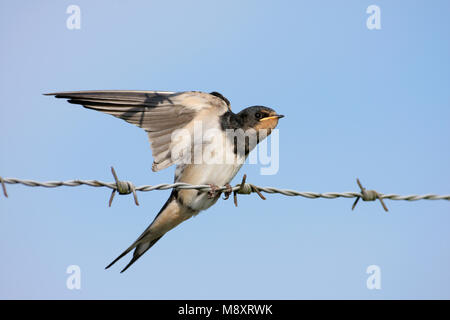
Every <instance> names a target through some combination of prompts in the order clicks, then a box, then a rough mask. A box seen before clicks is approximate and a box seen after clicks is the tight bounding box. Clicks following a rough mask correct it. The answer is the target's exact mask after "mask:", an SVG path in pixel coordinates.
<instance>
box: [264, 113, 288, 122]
mask: <svg viewBox="0 0 450 320" xmlns="http://www.w3.org/2000/svg"><path fill="white" fill-rule="evenodd" d="M283 117H284V115H282V114H276V115H273V116H269V117H265V118H262V119H261V120H259V121H265V120H270V119H281V118H283Z"/></svg>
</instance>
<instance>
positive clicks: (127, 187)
mask: <svg viewBox="0 0 450 320" xmlns="http://www.w3.org/2000/svg"><path fill="white" fill-rule="evenodd" d="M111 172H112V175H113V177H114V180H116V188H115V189H113V191H112V192H111V197H110V198H109V202H108V204H109V207H111V204H112V201H113V199H114V196H115V195H116V191H117V192H119V194H130V193H133V197H134V203H135V204H136V205H137V206H138V205H139V201H138V198H137V194H136V187H135V186H134V184H133V183H131V182H130V181H120V180H119V178H118V177H117V174H116V170H114V167H111Z"/></svg>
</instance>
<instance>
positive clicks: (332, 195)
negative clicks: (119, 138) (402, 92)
mask: <svg viewBox="0 0 450 320" xmlns="http://www.w3.org/2000/svg"><path fill="white" fill-rule="evenodd" d="M1 180H2V181H3V182H4V183H7V184H22V185H25V186H29V187H44V188H57V187H61V186H66V187H77V186H81V185H87V186H90V187H106V188H109V189H112V190H117V185H116V183H114V182H104V181H98V180H67V181H45V182H40V181H34V180H24V179H17V178H1ZM252 186H253V187H254V188H256V189H257V190H258V191H260V192H265V193H269V194H275V193H277V194H282V195H285V196H290V197H294V196H300V197H304V198H308V199H317V198H324V199H336V198H358V197H361V198H363V194H362V193H361V192H351V191H348V192H325V193H317V192H309V191H296V190H290V189H280V188H275V187H260V186H254V185H252ZM134 189H135V190H136V191H140V192H149V191H154V190H168V189H196V190H200V191H210V190H211V186H210V185H191V184H188V183H181V182H178V183H161V184H156V185H143V186H139V187H135V188H134ZM240 189H241V184H237V185H236V186H234V187H232V188H231V190H229V188H227V187H226V186H221V187H218V188H217V189H216V191H217V192H223V191H227V190H229V191H239V190H240ZM378 196H379V198H381V199H389V200H406V201H417V200H450V195H436V194H425V195H417V194H412V195H398V194H382V193H378ZM363 200H364V199H363Z"/></svg>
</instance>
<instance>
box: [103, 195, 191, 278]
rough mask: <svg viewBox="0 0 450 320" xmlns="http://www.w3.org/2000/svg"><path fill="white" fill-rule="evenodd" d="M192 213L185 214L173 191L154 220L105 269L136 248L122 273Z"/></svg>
mask: <svg viewBox="0 0 450 320" xmlns="http://www.w3.org/2000/svg"><path fill="white" fill-rule="evenodd" d="M189 217H190V215H185V214H184V212H183V209H182V208H181V207H180V205H179V204H178V202H177V200H176V199H175V192H172V194H171V195H170V197H169V199H168V200H167V201H166V203H165V204H164V206H163V207H162V208H161V210H160V211H159V213H158V214H157V216H156V217H155V219H154V220H153V222H152V223H151V224H150V225H149V226H148V227H147V229H145V231H144V232H143V233H142V234H141V235H140V236H139V238H137V240H136V241H135V242H133V244H132V245H131V246H129V247H128V248H127V249H126V250H125V251H124V252H122V254H121V255H120V256H118V257H117V258H116V259H115V260H114V261H113V262H111V263H110V264H109V265H108V266H106V268H105V269H108V268H109V267H111V266H112V265H113V264H115V263H116V262H117V261H119V260H120V259H121V258H123V257H124V256H125V255H126V254H127V253H129V252H130V251H131V250H133V249H134V252H133V258H132V259H131V260H130V262H129V263H128V264H127V265H126V266H125V268H124V269H122V271H120V272H121V273H122V272H124V271H125V270H127V269H128V268H129V267H130V266H131V265H132V264H133V263H135V262H136V261H137V260H138V259H139V258H140V257H141V256H142V255H143V254H144V253H145V252H147V250H148V249H150V248H151V247H152V246H153V245H154V244H155V243H156V242H157V241H158V240H159V239H161V238H162V236H163V235H164V234H165V233H166V232H167V231H169V230H171V229H172V228H174V227H176V226H177V225H178V224H180V223H181V222H183V221H184V220H186V219H187V218H189Z"/></svg>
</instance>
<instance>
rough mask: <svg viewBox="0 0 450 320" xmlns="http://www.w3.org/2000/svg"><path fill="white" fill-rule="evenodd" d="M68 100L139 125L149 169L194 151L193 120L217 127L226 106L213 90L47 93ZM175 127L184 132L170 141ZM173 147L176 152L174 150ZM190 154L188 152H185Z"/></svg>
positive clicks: (170, 163)
mask: <svg viewBox="0 0 450 320" xmlns="http://www.w3.org/2000/svg"><path fill="white" fill-rule="evenodd" d="M46 95H53V96H55V97H56V98H65V99H69V100H68V102H70V103H74V104H80V105H83V106H84V107H86V108H88V109H94V110H97V111H101V112H104V113H107V114H110V115H113V116H115V117H117V118H120V119H123V120H125V121H127V122H129V123H132V124H134V125H137V126H138V127H141V128H143V129H144V130H145V131H147V133H148V137H149V140H150V145H151V148H152V153H153V159H154V162H153V166H152V170H153V171H159V170H162V169H165V168H167V167H169V166H171V165H172V164H174V163H176V162H177V161H181V160H182V159H181V158H182V157H186V156H187V155H186V151H184V150H194V137H193V130H194V125H193V122H194V121H195V120H199V121H202V123H203V127H217V126H218V125H219V117H220V116H221V115H222V114H224V113H225V112H227V111H228V110H229V108H230V105H229V102H228V100H227V99H226V98H224V97H223V96H222V95H221V94H219V93H217V92H212V93H211V94H209V93H204V92H198V91H187V92H178V93H177V92H166V91H117V90H108V91H75V92H56V93H48V94H46ZM177 129H185V130H187V131H183V132H184V133H188V136H187V137H186V135H185V136H184V137H180V139H177V141H173V139H172V134H173V133H174V132H175V130H177ZM174 150H176V152H174ZM189 156H190V155H189Z"/></svg>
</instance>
